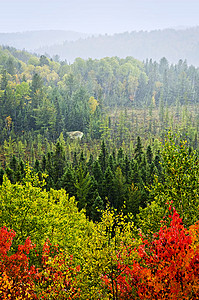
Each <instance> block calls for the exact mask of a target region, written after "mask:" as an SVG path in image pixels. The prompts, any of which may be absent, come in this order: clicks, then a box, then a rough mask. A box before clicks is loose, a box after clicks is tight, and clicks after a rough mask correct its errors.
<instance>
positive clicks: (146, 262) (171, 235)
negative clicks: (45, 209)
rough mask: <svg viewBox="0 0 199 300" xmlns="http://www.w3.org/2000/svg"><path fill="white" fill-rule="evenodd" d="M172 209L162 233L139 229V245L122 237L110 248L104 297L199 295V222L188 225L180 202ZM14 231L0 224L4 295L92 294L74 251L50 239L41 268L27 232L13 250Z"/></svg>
mask: <svg viewBox="0 0 199 300" xmlns="http://www.w3.org/2000/svg"><path fill="white" fill-rule="evenodd" d="M169 211H170V215H169V216H168V218H166V219H165V220H167V221H163V222H162V227H161V228H160V230H159V232H158V233H156V234H154V235H153V236H152V237H150V236H147V235H144V234H143V233H140V238H141V242H140V244H139V245H138V246H135V247H134V246H133V244H134V245H137V243H136V241H135V243H131V245H128V244H125V243H122V244H121V246H120V248H118V251H117V255H115V253H114V254H111V253H110V261H111V265H112V268H109V269H108V268H107V269H106V270H107V272H106V273H104V274H101V277H99V278H101V289H102V290H103V295H104V296H103V297H104V299H114V300H116V299H118V300H128V299H129V300H134V299H143V300H146V299H151V300H152V299H168V300H172V299H173V300H174V299H184V300H185V299H193V300H196V299H199V239H198V236H199V222H196V223H195V224H194V225H192V226H190V227H189V228H185V226H184V225H183V223H182V219H181V218H180V216H179V214H178V213H177V212H176V210H175V208H174V207H171V206H169ZM15 235H16V234H15V232H14V231H12V230H8V229H7V228H6V227H3V228H1V230H0V299H85V300H86V299H89V298H85V297H84V296H83V294H82V291H81V288H83V289H85V288H86V286H89V283H88V282H87V280H85V281H81V280H82V278H83V276H82V275H81V272H83V270H84V266H83V265H82V267H80V265H78V264H77V263H75V260H74V258H73V256H72V255H69V254H67V252H65V251H63V250H61V249H59V248H58V247H57V246H53V245H51V243H50V241H48V240H47V241H46V243H45V244H44V246H43V250H42V254H41V261H40V266H39V267H38V268H36V267H35V266H34V265H30V254H31V253H32V252H34V253H37V252H36V247H35V246H34V245H33V244H32V243H31V240H30V238H27V239H26V241H25V243H24V244H23V245H19V246H18V250H17V251H15V252H14V250H13V249H12V242H13V239H14V238H15ZM13 252H14V253H13ZM36 255H38V256H39V254H36ZM88 255H89V253H88ZM111 255H112V256H111ZM82 264H84V262H82ZM90 276H92V274H90ZM85 278H86V277H85ZM90 278H91V277H90ZM99 280H100V279H99ZM99 286H100V285H99ZM105 290H106V295H105V294H104V291H105ZM101 293H102V292H101V291H100V290H99V291H98V294H99V295H100V294H101ZM90 297H91V295H90ZM96 297H97V296H94V298H90V299H96V300H98V299H100V297H98V298H96Z"/></svg>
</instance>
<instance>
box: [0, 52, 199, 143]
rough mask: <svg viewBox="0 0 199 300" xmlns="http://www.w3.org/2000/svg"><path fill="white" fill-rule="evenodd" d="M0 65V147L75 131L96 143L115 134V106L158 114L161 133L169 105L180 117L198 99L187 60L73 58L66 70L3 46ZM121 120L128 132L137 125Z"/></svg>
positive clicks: (194, 72)
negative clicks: (27, 138) (31, 137)
mask: <svg viewBox="0 0 199 300" xmlns="http://www.w3.org/2000/svg"><path fill="white" fill-rule="evenodd" d="M0 66H1V67H0V69H1V71H0V72H1V75H0V141H1V143H2V142H3V141H4V140H5V139H8V138H9V136H12V137H14V135H17V136H22V135H23V134H24V133H27V132H31V134H32V135H35V134H38V133H39V134H42V135H43V136H45V137H46V138H47V139H48V140H53V141H55V140H56V139H57V138H58V137H59V135H60V134H61V132H63V134H64V137H66V135H67V132H69V131H74V130H80V131H83V132H84V133H85V134H86V135H87V136H89V137H90V138H91V139H94V138H97V139H98V138H100V137H101V136H102V135H103V133H104V132H107V131H109V129H110V130H113V131H117V129H118V128H119V125H120V124H121V123H122V122H123V120H121V122H120V121H119V118H118V119H117V120H114V123H112V124H111V121H112V120H113V117H114V116H113V112H114V109H113V108H116V107H117V109H118V110H120V109H121V108H126V110H129V112H132V109H134V110H137V109H138V108H142V109H143V108H144V109H145V110H146V109H148V110H149V114H152V112H153V111H155V110H159V121H160V123H161V128H162V127H168V126H169V118H168V111H169V108H170V107H171V106H175V108H176V109H175V110H176V115H175V116H177V117H178V118H179V115H181V116H182V106H184V107H185V106H186V107H188V106H194V105H195V106H196V105H197V103H198V99H199V88H198V87H199V71H198V69H197V68H195V67H193V66H188V65H187V63H186V61H179V63H178V64H177V65H169V63H168V61H167V59H166V58H162V59H161V60H160V62H159V63H157V62H155V61H154V62H153V61H152V60H147V61H146V62H145V63H142V62H139V61H137V60H135V59H133V58H132V57H127V58H126V59H119V58H118V57H112V58H104V59H101V60H92V59H88V60H83V59H80V58H77V59H76V60H75V62H74V63H73V64H71V65H69V64H67V63H66V62H58V61H56V62H55V61H53V60H51V59H48V58H47V57H46V56H44V55H42V56H40V57H36V56H33V55H31V54H28V53H26V52H25V51H18V50H16V49H14V48H5V47H4V48H1V49H0ZM109 110H111V113H110V112H109ZM193 111H194V110H193ZM135 115H136V114H134V116H135ZM145 115H146V114H145ZM106 116H107V117H108V118H109V120H108V121H107V122H106ZM126 116H128V118H126V120H127V122H126V123H129V125H128V126H129V128H131V125H132V122H137V123H139V120H138V119H137V116H135V117H134V116H133V117H132V113H131V114H130V113H128V112H127V114H126ZM175 116H174V115H173V116H172V117H175ZM141 119H143V118H142V117H141ZM152 122H153V121H152V120H151V124H152ZM119 123H120V124H119ZM123 123H124V122H123ZM111 126H112V128H111ZM128 126H125V127H128ZM155 126H156V125H155ZM158 126H159V125H158ZM107 127H108V129H107ZM153 127H154V126H153ZM146 130H147V131H149V132H150V131H151V130H152V129H151V127H149V128H146ZM123 132H125V130H123ZM129 132H130V130H129Z"/></svg>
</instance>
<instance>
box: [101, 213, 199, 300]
mask: <svg viewBox="0 0 199 300" xmlns="http://www.w3.org/2000/svg"><path fill="white" fill-rule="evenodd" d="M169 210H170V211H171V210H172V208H171V207H169ZM169 218H170V219H171V221H170V226H166V225H164V226H162V227H161V228H160V230H159V232H158V233H157V234H154V235H153V238H152V240H150V239H147V237H146V236H143V235H142V234H141V238H142V244H141V245H140V246H139V247H138V249H129V248H127V250H126V256H130V255H131V252H132V251H134V252H136V254H137V259H134V260H133V261H132V263H131V264H130V265H126V264H125V263H124V260H123V259H121V256H120V253H119V254H118V264H117V268H118V273H119V275H118V276H117V277H116V278H115V280H114V285H113V284H112V281H111V279H110V276H109V277H108V276H105V278H104V281H105V284H106V285H107V286H108V287H109V290H110V291H111V293H112V294H115V295H117V298H115V299H132V300H133V299H151V300H152V299H173V300H174V299H199V245H198V242H196V241H198V237H197V234H198V230H199V227H198V226H199V223H196V224H195V225H193V226H191V228H190V231H188V230H187V229H186V228H185V227H184V225H183V223H182V219H181V218H180V217H179V214H178V213H177V212H176V210H175V208H173V212H172V214H171V215H170V216H169Z"/></svg>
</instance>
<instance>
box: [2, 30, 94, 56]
mask: <svg viewBox="0 0 199 300" xmlns="http://www.w3.org/2000/svg"><path fill="white" fill-rule="evenodd" d="M86 37H88V35H87V34H85V33H79V32H74V31H65V30H41V31H26V32H13V33H0V45H5V46H12V47H15V48H17V49H26V50H31V51H34V50H35V49H36V48H40V47H45V46H50V45H53V44H60V43H63V42H64V41H75V40H78V39H80V38H86Z"/></svg>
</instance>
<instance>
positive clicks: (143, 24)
mask: <svg viewBox="0 0 199 300" xmlns="http://www.w3.org/2000/svg"><path fill="white" fill-rule="evenodd" d="M198 20H199V0H0V32H18V31H30V30H43V29H63V30H73V31H78V32H85V33H108V34H113V33H117V32H124V31H129V32H130V31H134V30H152V29H162V28H171V27H172V28H173V27H175V28H176V27H177V28H178V27H179V26H184V27H193V26H197V25H199V21H198Z"/></svg>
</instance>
